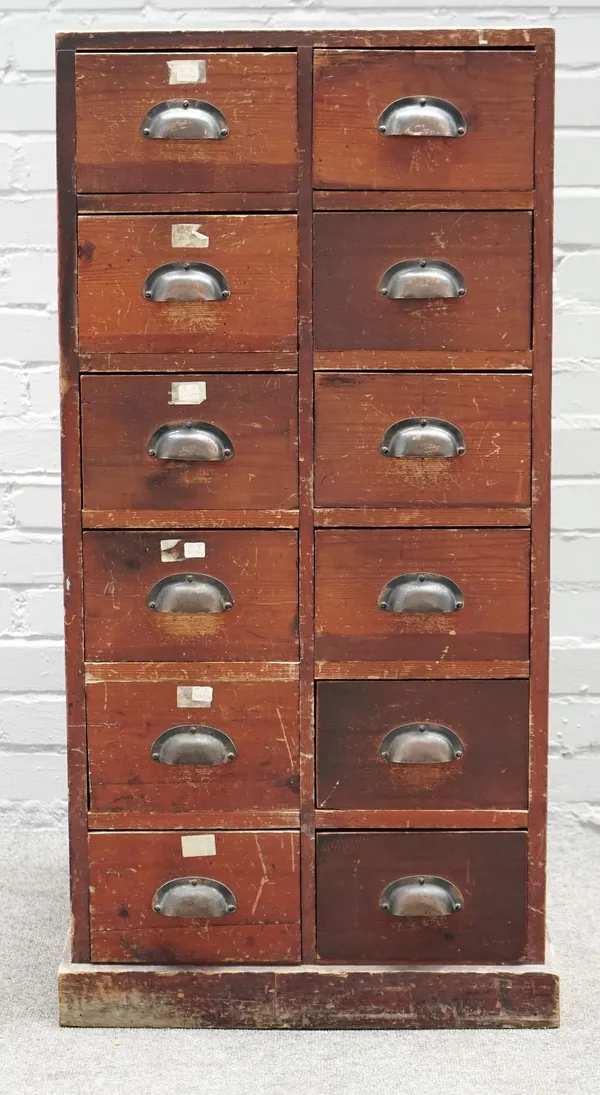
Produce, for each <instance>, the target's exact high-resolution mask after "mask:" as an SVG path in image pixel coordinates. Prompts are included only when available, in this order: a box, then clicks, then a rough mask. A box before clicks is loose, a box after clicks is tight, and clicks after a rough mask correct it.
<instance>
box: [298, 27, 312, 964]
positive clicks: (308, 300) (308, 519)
mask: <svg viewBox="0 0 600 1095" xmlns="http://www.w3.org/2000/svg"><path fill="white" fill-rule="evenodd" d="M312 86H313V54H312V50H311V49H310V48H309V47H307V46H302V47H300V48H299V49H298V102H299V104H300V112H299V118H298V130H299V193H298V199H299V200H298V213H299V218H298V219H299V234H298V266H299V273H298V401H299V411H300V444H299V465H300V523H299V592H300V614H299V628H300V803H301V834H300V852H301V871H300V887H301V905H302V960H303V962H313V961H314V959H315V955H316V951H315V945H316V944H315V835H314V834H315V820H314V811H315V761H314V757H315V730H314V727H315V710H314V709H315V700H314V696H315V686H314V648H315V643H314V604H315V579H314V391H313V315H312V288H313V214H312V172H311V166H312Z"/></svg>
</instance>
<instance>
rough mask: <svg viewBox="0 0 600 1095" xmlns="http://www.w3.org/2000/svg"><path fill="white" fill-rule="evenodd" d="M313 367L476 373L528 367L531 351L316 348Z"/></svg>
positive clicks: (531, 355) (531, 359)
mask: <svg viewBox="0 0 600 1095" xmlns="http://www.w3.org/2000/svg"><path fill="white" fill-rule="evenodd" d="M314 363H315V369H316V370H317V371H318V370H321V369H326V370H331V369H368V370H371V371H377V372H381V371H382V370H384V369H390V370H394V371H400V372H413V371H414V370H421V369H423V370H425V371H426V372H444V371H453V370H457V371H458V372H461V373H463V372H469V371H470V370H471V369H475V370H476V371H477V372H483V371H484V370H490V371H491V372H503V371H504V370H505V369H506V370H509V371H514V372H521V371H526V370H531V368H532V366H533V354H532V353H531V350H518V351H515V352H514V353H502V352H501V351H496V350H494V351H482V350H469V351H464V350H458V351H456V352H448V351H442V352H440V351H438V350H435V351H433V350H334V351H333V352H331V351H327V350H316V351H315V354H314Z"/></svg>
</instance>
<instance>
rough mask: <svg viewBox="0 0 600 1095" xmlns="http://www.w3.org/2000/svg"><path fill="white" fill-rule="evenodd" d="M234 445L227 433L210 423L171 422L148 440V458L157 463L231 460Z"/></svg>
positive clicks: (160, 427) (161, 427)
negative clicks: (154, 458) (167, 461)
mask: <svg viewBox="0 0 600 1095" xmlns="http://www.w3.org/2000/svg"><path fill="white" fill-rule="evenodd" d="M233 454H234V448H233V443H232V441H231V439H230V438H229V437H228V436H227V434H226V433H225V431H224V430H220V429H219V427H218V426H212V425H211V424H210V423H208V422H169V423H166V424H165V425H164V426H159V427H158V429H157V430H155V431H154V433H153V434H152V437H151V438H150V440H149V441H148V456H154V457H156V459H157V460H179V461H182V462H184V463H193V462H197V463H208V462H211V461H213V462H219V461H223V460H230V459H231V457H232V456H233Z"/></svg>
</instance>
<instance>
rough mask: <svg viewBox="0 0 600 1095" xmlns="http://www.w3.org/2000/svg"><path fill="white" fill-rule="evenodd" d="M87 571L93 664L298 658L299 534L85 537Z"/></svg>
mask: <svg viewBox="0 0 600 1095" xmlns="http://www.w3.org/2000/svg"><path fill="white" fill-rule="evenodd" d="M83 572H84V605H85V618H86V634H85V650H86V657H87V658H88V659H90V660H91V661H102V662H104V661H153V660H159V661H193V662H197V661H200V662H202V661H260V660H262V659H263V658H264V659H266V660H272V661H294V660H295V659H296V658H297V657H298V641H297V637H296V636H297V613H298V546H297V535H296V533H294V532H284V531H277V532H254V531H253V532H240V531H233V532H232V531H223V530H219V531H216V532H215V531H213V530H209V531H204V530H202V531H197V530H194V531H193V532H181V531H176V532H162V533H150V532H142V533H137V532H86V533H84V535H83ZM151 606H154V607H151ZM228 606H230V607H228Z"/></svg>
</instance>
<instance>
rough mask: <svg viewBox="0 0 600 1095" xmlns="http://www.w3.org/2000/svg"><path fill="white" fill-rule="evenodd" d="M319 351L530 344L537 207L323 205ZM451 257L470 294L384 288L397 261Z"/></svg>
mask: <svg viewBox="0 0 600 1095" xmlns="http://www.w3.org/2000/svg"><path fill="white" fill-rule="evenodd" d="M314 225H315V260H314V261H315V268H314V285H315V293H314V329H315V349H317V350H396V351H397V350H412V351H418V350H502V351H506V350H528V349H529V348H530V346H531V227H532V225H531V213H526V212H516V213H515V212H508V213H492V212H466V213H462V214H457V213H456V212H453V213H450V212H444V213H438V212H435V213H434V212H425V213H419V212H416V213H415V212H388V213H381V212H379V213H315V216H314ZM420 260H425V261H431V262H434V261H435V260H443V261H444V262H446V263H450V264H451V265H452V266H454V267H455V268H456V269H457V270H458V271H459V272H460V273H461V274H462V276H463V278H464V279H465V282H466V286H467V290H466V294H465V296H463V297H456V298H447V299H429V300H428V299H405V300H392V299H391V298H386V297H383V296H381V295H380V293H379V291H378V285H379V282H380V279H381V277H382V276H383V274H384V273H385V271H386V270H387V269H388V268H389V267H391V266H393V265H394V264H395V263H397V262H404V261H415V262H419V261H420Z"/></svg>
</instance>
